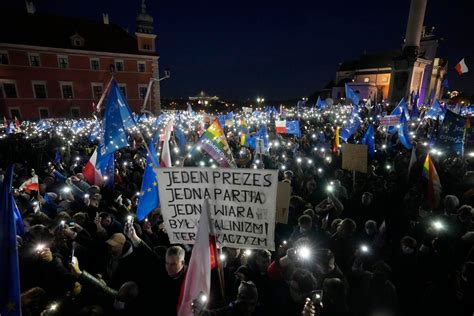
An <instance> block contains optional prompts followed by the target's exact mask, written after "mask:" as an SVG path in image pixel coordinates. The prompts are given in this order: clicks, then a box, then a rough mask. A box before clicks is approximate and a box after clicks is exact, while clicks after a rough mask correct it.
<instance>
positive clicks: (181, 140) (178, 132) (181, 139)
mask: <svg viewBox="0 0 474 316" xmlns="http://www.w3.org/2000/svg"><path fill="white" fill-rule="evenodd" d="M222 126H224V125H222ZM174 136H175V137H176V141H177V143H178V146H179V150H181V151H182V152H184V151H185V150H186V144H187V143H188V141H187V140H186V135H184V132H183V130H182V129H181V121H178V124H176V126H175V127H174Z"/></svg>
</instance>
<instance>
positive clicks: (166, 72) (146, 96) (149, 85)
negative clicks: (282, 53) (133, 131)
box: [141, 69, 171, 115]
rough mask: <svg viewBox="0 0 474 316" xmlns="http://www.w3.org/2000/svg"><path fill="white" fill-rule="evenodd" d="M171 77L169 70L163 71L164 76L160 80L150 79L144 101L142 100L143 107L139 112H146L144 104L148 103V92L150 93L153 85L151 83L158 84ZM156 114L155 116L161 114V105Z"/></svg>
mask: <svg viewBox="0 0 474 316" xmlns="http://www.w3.org/2000/svg"><path fill="white" fill-rule="evenodd" d="M170 77H171V71H170V70H169V69H165V76H164V77H161V78H153V77H152V78H150V82H149V83H148V88H147V91H146V95H145V99H144V100H143V106H142V108H141V112H145V111H146V110H145V109H146V103H147V102H148V99H149V98H150V92H151V86H152V85H153V82H160V81H161V80H164V79H168V78H170ZM150 110H151V103H150ZM157 112H158V113H156V114H157V115H158V114H160V113H161V105H160V106H159V107H158V109H157Z"/></svg>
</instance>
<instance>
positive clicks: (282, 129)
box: [275, 120, 286, 134]
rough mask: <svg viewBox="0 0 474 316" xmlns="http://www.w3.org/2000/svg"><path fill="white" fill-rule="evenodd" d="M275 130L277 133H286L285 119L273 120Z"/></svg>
mask: <svg viewBox="0 0 474 316" xmlns="http://www.w3.org/2000/svg"><path fill="white" fill-rule="evenodd" d="M275 131H276V133H277V134H286V120H283V121H275Z"/></svg>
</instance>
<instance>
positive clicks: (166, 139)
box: [160, 119, 174, 168]
mask: <svg viewBox="0 0 474 316" xmlns="http://www.w3.org/2000/svg"><path fill="white" fill-rule="evenodd" d="M173 121H174V120H172V119H171V120H170V121H169V122H168V124H167V125H166V127H165V132H164V133H163V150H162V151H161V157H160V158H161V159H160V166H161V167H165V168H171V167H172V165H171V151H170V138H171V131H172V130H173Z"/></svg>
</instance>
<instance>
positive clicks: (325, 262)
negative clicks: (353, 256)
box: [318, 249, 336, 274]
mask: <svg viewBox="0 0 474 316" xmlns="http://www.w3.org/2000/svg"><path fill="white" fill-rule="evenodd" d="M318 259H319V260H318V261H319V267H320V269H321V272H322V273H324V274H328V273H330V272H332V271H333V270H334V269H335V268H336V259H335V257H334V253H333V252H332V251H331V250H330V249H323V250H321V251H320V252H318Z"/></svg>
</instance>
